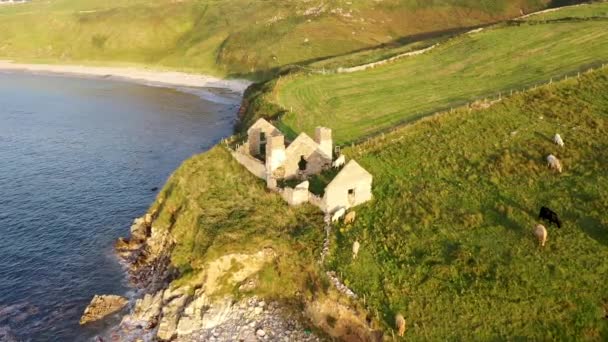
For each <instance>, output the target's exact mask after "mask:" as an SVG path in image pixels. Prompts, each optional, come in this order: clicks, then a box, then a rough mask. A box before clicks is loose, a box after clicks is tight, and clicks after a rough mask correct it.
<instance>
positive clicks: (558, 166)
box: [547, 154, 562, 173]
mask: <svg viewBox="0 0 608 342" xmlns="http://www.w3.org/2000/svg"><path fill="white" fill-rule="evenodd" d="M547 166H548V167H549V168H551V169H555V170H557V172H559V173H562V163H561V162H560V161H559V159H557V157H556V156H554V155H552V154H550V155H549V156H547Z"/></svg>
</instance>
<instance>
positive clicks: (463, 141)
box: [330, 70, 608, 341]
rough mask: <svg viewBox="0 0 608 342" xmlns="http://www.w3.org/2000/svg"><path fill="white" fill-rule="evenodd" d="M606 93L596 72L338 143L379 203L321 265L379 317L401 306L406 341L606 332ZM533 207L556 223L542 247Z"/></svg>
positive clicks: (593, 336) (588, 336) (345, 229)
mask: <svg viewBox="0 0 608 342" xmlns="http://www.w3.org/2000/svg"><path fill="white" fill-rule="evenodd" d="M607 94H608V70H605V71H601V72H599V71H598V72H595V73H593V74H590V75H586V76H584V77H581V79H580V80H576V79H573V80H569V81H566V82H565V83H560V84H557V85H556V84H553V85H551V86H546V87H543V88H540V89H537V90H535V91H531V92H528V93H522V94H518V95H516V96H514V97H513V98H510V99H508V100H504V101H503V102H501V103H499V104H496V105H495V106H493V107H491V108H490V109H487V110H483V111H472V112H470V111H468V110H458V111H456V112H454V113H452V114H450V113H446V114H443V115H440V116H438V117H433V118H427V119H423V120H421V121H418V122H416V123H414V124H412V125H409V126H406V127H404V128H400V129H398V130H397V131H395V132H393V133H390V134H387V135H385V136H384V138H375V139H373V140H371V141H370V142H369V143H366V144H363V145H362V146H358V147H355V148H354V149H347V150H346V153H347V154H348V155H349V156H351V157H353V158H356V159H357V161H359V162H360V163H361V164H362V165H363V166H364V167H365V168H366V169H367V170H369V171H370V172H371V173H372V174H373V175H374V188H373V192H374V197H375V199H374V201H373V202H371V203H370V204H368V205H364V206H362V207H360V208H357V209H356V210H357V221H356V222H355V223H354V224H353V225H349V226H341V227H340V229H339V230H338V231H337V235H336V241H335V242H334V243H333V246H334V249H333V250H332V252H331V254H332V256H333V257H332V260H331V262H330V267H331V268H333V269H336V270H337V271H339V272H341V273H342V274H343V277H344V279H345V281H346V283H347V284H348V285H349V286H351V287H352V288H353V289H354V290H355V291H356V292H357V293H358V294H359V295H360V296H361V297H363V296H365V298H366V302H367V304H368V307H369V308H370V309H371V311H372V312H374V311H375V312H376V313H377V315H378V317H379V318H380V319H383V320H384V321H385V322H386V324H387V326H391V325H392V324H393V323H392V322H393V321H394V315H395V314H396V313H397V312H400V313H402V314H403V315H404V316H405V317H406V320H407V322H408V323H407V324H408V332H407V333H406V336H405V339H406V340H410V341H411V340H425V341H429V340H430V341H445V340H456V341H460V340H464V341H472V340H520V339H521V340H589V341H600V340H602V341H606V340H607V339H608V320H607V319H606V317H607V315H608V282H607V281H606V279H608V263H607V262H606V260H608V216H607V215H606V208H608V193H607V192H606V191H605V189H608V173H607V172H606V165H608V153H607V152H606V151H608V140H607V139H606V137H607V136H608V95H607ZM556 132H559V133H560V134H561V135H562V137H563V138H564V140H565V144H566V146H565V148H563V149H562V148H559V147H557V146H556V145H554V144H553V143H552V141H551V138H552V136H553V134H555V133H556ZM549 153H553V154H556V155H557V156H558V157H559V158H560V159H561V160H562V162H563V164H564V173H562V174H556V173H554V172H551V171H549V170H548V169H547V168H546V164H545V157H546V156H547V155H548V154H549ZM542 205H546V206H549V207H550V208H552V209H554V210H555V211H557V213H558V214H559V215H560V216H561V218H562V220H563V222H564V226H563V227H562V229H557V228H556V227H555V226H548V234H549V235H548V236H549V237H548V242H547V245H546V246H545V247H544V248H540V247H538V245H537V242H536V240H535V238H534V236H533V234H532V227H533V225H534V224H535V223H537V222H538V220H537V218H536V216H537V215H538V211H539V208H540V206H542ZM355 240H358V241H359V242H360V244H361V248H360V252H359V256H358V258H357V259H356V260H355V261H353V260H352V256H351V246H352V244H353V242H354V241H355Z"/></svg>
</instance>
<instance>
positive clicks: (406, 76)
mask: <svg viewBox="0 0 608 342" xmlns="http://www.w3.org/2000/svg"><path fill="white" fill-rule="evenodd" d="M592 9H593V10H594V11H593V12H590V10H589V9H587V12H589V13H599V14H605V13H606V11H607V10H608V3H603V4H599V5H596V6H594V7H592ZM570 11H572V12H574V14H576V15H580V14H581V12H582V11H581V10H580V9H577V8H574V9H568V10H563V11H558V12H559V14H560V15H568V13H569V12H570ZM558 12H555V14H552V17H554V16H557V15H558V14H557V13H558ZM532 18H534V17H532ZM532 18H530V19H532ZM607 25H608V17H607V16H603V17H600V18H596V19H592V20H583V21H579V20H571V21H550V22H542V23H538V22H532V21H530V22H518V23H515V24H511V25H500V26H498V27H496V28H492V29H487V30H484V31H482V32H478V33H474V34H466V35H463V36H460V37H458V38H455V39H453V40H450V41H448V42H447V43H441V44H439V46H438V47H436V48H435V49H433V50H431V51H430V52H428V53H425V54H423V55H418V56H413V57H407V58H404V59H401V60H399V61H396V62H393V63H390V64H387V65H385V66H381V67H378V68H375V69H368V70H366V71H360V72H354V73H344V74H329V75H320V74H312V75H303V74H299V75H292V76H289V77H284V78H283V79H281V80H280V81H279V82H278V83H277V85H276V87H275V88H274V89H273V90H272V91H273V95H271V96H269V97H270V98H271V100H273V101H274V102H275V103H276V104H278V105H279V106H280V107H282V108H284V109H286V110H287V111H292V112H291V113H287V114H286V115H285V116H284V117H283V118H282V122H283V124H284V125H285V126H287V127H288V128H289V129H291V130H293V131H295V132H301V131H305V132H307V133H309V134H310V133H312V132H313V130H314V127H315V126H316V125H326V126H328V127H331V128H333V129H334V132H335V137H336V139H337V140H338V141H339V142H342V143H344V142H348V141H352V140H355V139H357V138H361V137H363V136H366V135H368V134H372V133H375V132H378V131H379V130H382V129H385V128H388V127H392V126H394V125H396V124H398V123H402V122H408V121H412V120H415V119H418V118H420V117H422V116H425V115H428V114H429V113H432V112H434V111H437V110H439V109H444V108H450V107H451V106H454V107H456V106H459V105H462V104H465V103H467V102H469V101H473V100H475V99H477V98H483V97H485V96H489V95H496V94H497V93H498V92H500V91H502V92H509V91H510V90H513V89H515V90H519V89H522V88H523V87H526V86H531V85H533V84H535V83H539V82H545V81H548V80H549V79H550V78H551V77H559V76H563V75H564V74H565V73H572V72H576V71H577V70H579V69H585V68H586V67H589V66H590V65H601V64H602V63H605V62H608V44H605V42H606V40H607V39H608V30H606V26H607Z"/></svg>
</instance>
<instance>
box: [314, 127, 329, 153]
mask: <svg viewBox="0 0 608 342" xmlns="http://www.w3.org/2000/svg"><path fill="white" fill-rule="evenodd" d="M315 142H316V143H317V144H319V147H320V149H321V151H323V153H325V154H326V155H327V157H329V159H330V160H331V159H333V142H332V140H331V129H329V128H327V127H317V128H315Z"/></svg>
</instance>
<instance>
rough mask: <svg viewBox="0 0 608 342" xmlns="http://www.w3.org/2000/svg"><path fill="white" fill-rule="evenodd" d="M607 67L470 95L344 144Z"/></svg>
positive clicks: (590, 66)
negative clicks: (468, 97) (467, 97)
mask: <svg viewBox="0 0 608 342" xmlns="http://www.w3.org/2000/svg"><path fill="white" fill-rule="evenodd" d="M607 67H608V60H606V61H596V62H593V63H588V64H586V65H585V66H582V67H580V68H577V69H575V70H572V71H569V72H565V73H561V74H558V75H555V76H551V77H549V78H548V79H544V80H543V81H531V82H527V83H526V84H524V85H522V86H520V87H511V88H505V89H502V90H499V91H494V92H491V93H488V94H486V95H481V96H475V97H472V98H470V99H467V100H460V101H454V102H452V103H450V104H448V105H445V106H442V107H441V108H437V109H433V110H431V111H427V112H420V113H416V114H415V115H414V116H413V117H409V118H407V119H404V120H400V121H397V122H396V123H394V124H393V125H391V126H390V127H387V128H385V129H380V130H378V131H376V132H374V133H371V134H368V135H365V136H363V137H361V138H358V139H355V140H352V141H348V142H346V143H344V145H351V146H354V145H358V144H362V143H365V142H368V141H370V140H372V139H374V138H377V137H378V136H382V135H384V134H387V133H390V132H393V131H395V130H398V129H400V128H403V127H404V126H407V125H409V124H412V123H414V122H416V121H418V120H420V119H422V118H427V117H432V116H436V115H441V114H445V113H451V112H453V111H455V110H460V109H482V108H487V107H490V106H491V105H493V104H495V103H497V102H500V101H502V100H503V99H505V98H509V97H511V96H513V95H516V94H519V93H522V92H526V91H531V90H536V89H537V88H541V87H544V86H548V85H551V84H553V83H557V82H561V81H567V80H569V79H580V78H581V76H583V75H585V74H589V73H592V72H594V71H597V70H606V68H607Z"/></svg>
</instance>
